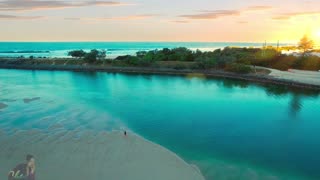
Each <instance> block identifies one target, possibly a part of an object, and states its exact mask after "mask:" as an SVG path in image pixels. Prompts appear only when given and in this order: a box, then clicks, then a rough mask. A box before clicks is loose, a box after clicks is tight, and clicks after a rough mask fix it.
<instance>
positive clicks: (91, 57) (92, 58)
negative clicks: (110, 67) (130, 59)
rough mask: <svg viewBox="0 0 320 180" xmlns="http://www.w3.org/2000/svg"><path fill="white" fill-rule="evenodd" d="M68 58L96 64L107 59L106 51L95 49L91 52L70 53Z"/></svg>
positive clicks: (75, 51) (78, 51)
mask: <svg viewBox="0 0 320 180" xmlns="http://www.w3.org/2000/svg"><path fill="white" fill-rule="evenodd" d="M68 56H71V57H75V58H79V59H81V58H83V59H84V61H85V62H87V63H94V62H96V61H97V60H103V59H105V58H106V51H105V50H101V51H99V50H96V49H93V50H91V51H90V52H85V51H83V50H74V51H70V52H68Z"/></svg>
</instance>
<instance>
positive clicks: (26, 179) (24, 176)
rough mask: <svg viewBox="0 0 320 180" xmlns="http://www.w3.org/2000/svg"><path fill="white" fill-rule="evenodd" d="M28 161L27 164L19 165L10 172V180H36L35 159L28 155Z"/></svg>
mask: <svg viewBox="0 0 320 180" xmlns="http://www.w3.org/2000/svg"><path fill="white" fill-rule="evenodd" d="M26 160H27V162H26V163H22V164H19V165H17V166H16V167H15V168H14V169H13V170H11V171H10V172H9V174H8V180H35V170H36V165H35V159H34V157H33V156H32V155H30V154H28V155H27V157H26Z"/></svg>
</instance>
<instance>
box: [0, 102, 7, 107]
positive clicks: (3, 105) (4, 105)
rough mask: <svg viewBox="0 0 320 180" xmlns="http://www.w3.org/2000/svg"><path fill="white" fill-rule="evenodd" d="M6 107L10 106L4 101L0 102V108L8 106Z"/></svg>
mask: <svg viewBox="0 0 320 180" xmlns="http://www.w3.org/2000/svg"><path fill="white" fill-rule="evenodd" d="M6 107H8V105H7V104H4V103H1V102H0V109H4V108H6Z"/></svg>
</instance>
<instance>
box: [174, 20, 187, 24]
mask: <svg viewBox="0 0 320 180" xmlns="http://www.w3.org/2000/svg"><path fill="white" fill-rule="evenodd" d="M170 22H172V23H177V24H186V23H189V22H190V21H186V20H175V21H170Z"/></svg>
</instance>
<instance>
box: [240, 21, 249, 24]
mask: <svg viewBox="0 0 320 180" xmlns="http://www.w3.org/2000/svg"><path fill="white" fill-rule="evenodd" d="M237 23H239V24H248V23H249V22H248V21H237Z"/></svg>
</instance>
